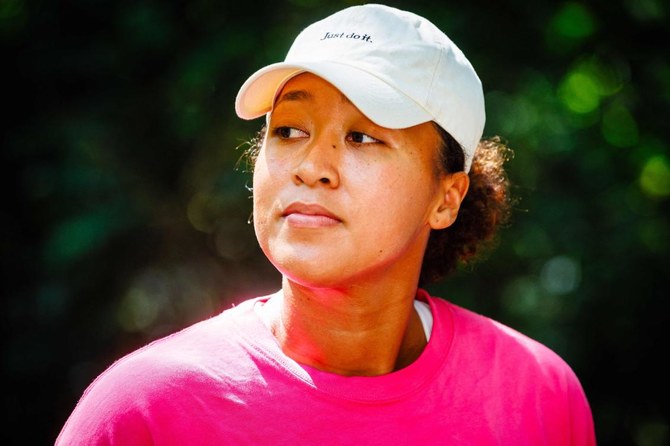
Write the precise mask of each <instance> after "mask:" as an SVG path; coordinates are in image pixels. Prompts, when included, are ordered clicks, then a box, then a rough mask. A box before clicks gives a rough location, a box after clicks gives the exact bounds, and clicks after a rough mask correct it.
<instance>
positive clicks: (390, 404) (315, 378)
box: [56, 291, 595, 446]
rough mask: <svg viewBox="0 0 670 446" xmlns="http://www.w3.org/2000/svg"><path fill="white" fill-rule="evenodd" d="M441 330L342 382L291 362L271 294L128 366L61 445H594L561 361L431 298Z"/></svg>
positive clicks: (582, 404) (144, 352)
mask: <svg viewBox="0 0 670 446" xmlns="http://www.w3.org/2000/svg"><path fill="white" fill-rule="evenodd" d="M419 298H420V299H422V300H424V301H426V302H427V303H428V304H429V305H430V309H431V312H432V314H433V320H434V321H433V328H432V333H431V337H430V341H429V343H428V345H427V346H426V348H425V349H424V351H423V353H422V354H421V356H420V357H419V358H418V359H417V360H416V361H415V362H414V363H413V364H411V365H410V366H408V367H406V368H404V369H401V370H399V371H396V372H394V373H390V374H387V375H382V376H377V377H344V376H340V375H335V374H331V373H326V372H322V371H319V370H316V369H314V368H311V367H308V366H304V365H301V364H298V363H297V362H295V361H293V360H292V359H290V358H289V357H287V356H286V355H284V354H283V353H282V351H281V349H280V347H279V345H278V344H277V342H276V340H275V338H274V337H273V336H272V334H271V333H270V331H269V330H268V329H267V328H266V327H265V325H263V323H262V322H261V320H260V319H259V318H258V315H257V313H256V311H255V310H254V308H255V306H256V305H261V304H262V303H263V302H264V301H265V300H267V297H265V298H258V299H253V300H250V301H246V302H244V303H242V304H241V305H239V306H237V307H234V308H232V309H230V310H227V311H225V312H223V313H222V314H220V315H218V316H216V317H213V318H211V319H208V320H205V321H203V322H200V323H198V324H195V325H193V326H192V327H189V328H187V329H185V330H183V331H181V332H178V333H175V334H173V335H171V336H168V337H166V338H164V339H161V340H158V341H155V342H153V343H152V344H150V345H148V346H146V347H144V348H142V349H140V350H138V351H136V352H134V353H132V354H130V355H128V356H126V357H124V358H123V359H121V360H119V361H117V362H116V363H115V364H114V365H112V366H111V367H110V368H109V369H108V370H106V371H105V372H104V373H102V374H101V375H100V376H99V377H98V378H97V379H96V380H95V381H94V382H93V383H92V384H91V386H90V387H89V388H88V389H87V390H86V392H85V393H84V395H83V396H82V398H81V400H80V401H79V403H78V404H77V407H76V408H75V410H74V412H73V413H72V415H71V416H70V418H69V419H68V421H67V423H66V424H65V426H64V427H63V430H62V432H61V433H60V435H59V437H58V439H57V441H56V444H57V445H107V444H114V445H127V446H131V445H241V444H244V445H247V444H248V445H259V444H272V445H284V444H286V445H288V444H291V445H296V444H306V445H319V446H323V445H338V444H346V445H422V446H423V445H433V444H440V445H445V444H446V445H451V444H457V445H515V446H522V445H534V446H537V445H594V444H595V436H594V430H593V422H592V417H591V412H590V409H589V406H588V403H587V400H586V398H585V396H584V392H583V391H582V388H581V386H580V383H579V381H578V380H577V378H576V377H575V375H574V373H573V372H572V370H571V369H570V368H569V367H568V366H567V365H566V363H565V362H564V361H563V360H561V359H560V358H559V357H558V356H557V355H556V354H555V353H553V352H552V351H551V350H549V349H548V348H546V347H544V346H542V345H541V344H539V343H537V342H535V341H533V340H531V339H529V338H527V337H526V336H524V335H522V334H520V333H518V332H516V331H514V330H512V329H510V328H508V327H505V326H503V325H501V324H499V323H497V322H495V321H492V320H491V319H488V318H486V317H483V316H480V315H477V314H475V313H473V312H471V311H468V310H465V309H463V308H460V307H458V306H456V305H454V304H451V303H449V302H447V301H445V300H441V299H436V298H432V297H430V296H428V295H427V293H425V292H423V291H420V292H419Z"/></svg>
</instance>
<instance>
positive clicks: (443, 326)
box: [238, 289, 454, 402]
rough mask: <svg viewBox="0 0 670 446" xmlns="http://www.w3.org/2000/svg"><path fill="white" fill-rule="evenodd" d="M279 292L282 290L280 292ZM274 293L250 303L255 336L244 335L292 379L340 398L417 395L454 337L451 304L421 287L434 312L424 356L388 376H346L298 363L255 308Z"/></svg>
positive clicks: (366, 399)
mask: <svg viewBox="0 0 670 446" xmlns="http://www.w3.org/2000/svg"><path fill="white" fill-rule="evenodd" d="M279 293H281V291H278V292H277V293H276V294H279ZM272 296H273V295H269V296H265V297H260V298H257V299H253V300H252V301H250V302H248V303H249V305H251V308H249V310H250V311H249V313H250V314H249V316H250V318H249V321H248V322H249V323H251V324H252V330H250V331H249V333H253V334H254V336H248V335H247V332H246V330H242V329H241V330H240V333H241V335H242V336H243V338H245V340H246V342H247V343H248V344H249V345H250V346H251V347H252V348H254V350H256V351H257V352H258V353H260V354H262V355H263V356H265V357H266V358H268V359H270V360H272V361H273V362H275V363H276V365H277V366H278V367H280V368H281V369H283V371H284V372H285V373H287V374H288V375H289V377H290V378H293V379H298V380H299V381H300V382H301V385H306V386H308V387H310V388H312V389H313V390H314V391H315V392H319V393H323V394H325V395H329V396H331V397H335V398H339V399H345V400H351V401H358V402H384V401H392V400H398V399H402V398H406V397H408V396H410V395H412V394H414V393H415V392H417V391H419V390H420V389H421V388H423V387H424V386H425V385H427V384H428V383H430V382H431V380H432V378H433V377H434V376H435V374H436V373H437V372H438V371H439V370H440V368H441V367H442V365H443V363H444V361H445V360H446V358H447V356H448V354H449V351H450V349H451V345H452V342H453V338H454V322H453V321H454V318H453V313H452V309H451V307H450V304H449V303H448V302H447V301H444V300H442V299H436V298H434V297H431V296H430V295H429V294H428V293H427V292H426V291H425V290H423V289H419V290H418V292H417V299H419V300H421V301H423V302H426V303H427V304H428V305H429V306H430V311H431V313H432V315H433V327H432V332H431V337H430V340H429V341H428V343H427V344H426V347H425V348H424V350H423V352H422V353H421V355H419V357H418V358H417V359H416V360H415V361H414V362H413V363H412V364H410V365H409V366H407V367H405V368H402V369H400V370H397V371H394V372H392V373H388V374H385V375H380V376H342V375H338V374H335V373H330V372H325V371H322V370H319V369H316V368H314V367H311V366H308V365H305V364H301V363H298V362H296V361H295V360H293V359H291V358H290V357H288V356H287V355H285V354H284V352H283V351H282V350H281V347H280V346H279V343H278V342H277V340H276V339H275V337H274V336H273V334H272V333H271V331H270V330H269V329H268V328H267V327H266V326H265V324H264V323H263V322H262V320H261V318H260V316H259V314H258V313H257V312H256V311H255V308H256V305H258V304H260V303H263V302H266V301H267V300H269V299H270V298H271V297H272ZM238 308H239V307H238Z"/></svg>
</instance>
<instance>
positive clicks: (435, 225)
mask: <svg viewBox="0 0 670 446" xmlns="http://www.w3.org/2000/svg"><path fill="white" fill-rule="evenodd" d="M469 187H470V177H469V176H468V174H467V173H465V172H455V173H450V174H446V175H443V176H442V178H440V182H439V185H438V188H439V190H438V197H437V203H436V205H435V207H434V208H433V213H432V215H431V218H430V227H431V228H432V229H444V228H447V227H449V226H451V225H452V224H453V223H454V221H456V217H457V216H458V210H459V209H460V207H461V203H462V202H463V198H465V194H466V193H467V192H468V188H469Z"/></svg>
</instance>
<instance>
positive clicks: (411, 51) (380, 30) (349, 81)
mask: <svg viewBox="0 0 670 446" xmlns="http://www.w3.org/2000/svg"><path fill="white" fill-rule="evenodd" d="M303 72H310V73H313V74H315V75H317V76H319V77H321V78H323V79H324V80H326V81H328V82H330V83H331V84H332V85H334V86H335V87H336V88H337V89H338V90H340V91H341V92H342V93H343V94H344V95H345V96H346V97H347V98H349V100H350V101H351V102H352V103H353V104H354V105H355V106H356V107H357V108H358V109H359V110H360V111H361V113H363V114H364V115H365V116H367V117H368V118H369V119H370V120H371V121H372V122H374V123H376V124H377V125H380V126H382V127H387V128H392V129H400V128H407V127H411V126H414V125H418V124H421V123H424V122H428V121H435V122H436V123H437V124H439V125H440V126H441V127H442V128H443V129H444V130H446V131H447V132H449V134H450V135H451V136H453V138H454V139H455V140H456V141H457V142H458V143H459V144H460V145H461V146H462V147H463V151H464V154H465V171H466V172H468V171H469V170H470V165H471V164H472V157H473V155H474V152H475V149H476V148H477V144H478V143H479V140H480V138H481V137H482V132H483V131H484V122H485V119H486V118H485V113H484V93H483V90H482V84H481V82H480V80H479V77H478V76H477V73H476V72H475V70H474V68H473V67H472V65H471V64H470V62H469V61H468V60H467V59H466V58H465V56H464V55H463V53H462V52H461V50H460V49H458V47H457V46H456V45H455V44H454V43H453V42H452V41H451V40H450V39H449V38H448V37H447V36H446V35H445V34H444V33H443V32H442V31H440V30H439V29H438V28H437V27H436V26H435V25H433V24H432V23H431V22H429V21H428V20H426V19H425V18H423V17H420V16H418V15H416V14H413V13H411V12H407V11H402V10H399V9H396V8H392V7H389V6H384V5H377V4H367V5H362V6H352V7H349V8H346V9H343V10H341V11H339V12H336V13H335V14H332V15H330V16H328V17H326V18H325V19H323V20H320V21H318V22H315V23H313V24H312V25H310V26H308V27H307V28H305V29H304V30H303V31H302V32H301V33H300V34H299V35H298V37H296V39H295V41H294V42H293V45H292V46H291V48H290V49H289V52H288V54H287V55H286V59H285V60H284V62H279V63H275V64H272V65H268V66H266V67H265V68H262V69H260V70H258V71H257V72H256V73H254V74H253V75H252V76H251V77H250V78H249V79H247V81H246V82H245V83H244V85H242V87H241V89H240V91H239V92H238V94H237V99H236V101H235V110H236V111H237V115H238V116H239V117H240V118H243V119H254V118H258V117H260V116H263V115H264V114H266V113H269V112H271V111H272V107H273V106H274V102H275V100H276V96H277V95H278V94H279V92H280V91H281V89H282V87H283V86H284V84H286V82H287V81H288V80H289V79H291V78H292V77H294V76H296V75H298V74H300V73H303Z"/></svg>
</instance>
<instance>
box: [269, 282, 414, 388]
mask: <svg viewBox="0 0 670 446" xmlns="http://www.w3.org/2000/svg"><path fill="white" fill-rule="evenodd" d="M282 290H283V293H282V296H281V298H273V299H271V300H270V302H268V303H267V304H266V306H265V307H264V310H263V318H264V320H265V322H266V324H267V325H268V326H269V327H270V328H271V330H272V332H273V333H274V335H275V337H276V338H277V340H278V342H279V344H280V345H281V347H282V349H283V351H284V353H285V354H286V355H287V356H289V357H291V358H292V359H294V360H296V361H298V362H300V363H302V364H306V365H310V366H312V367H315V368H318V369H321V370H324V371H328V372H332V373H337V374H340V375H346V376H375V375H382V374H386V373H390V372H392V371H394V370H398V369H401V368H403V367H406V366H407V365H409V364H411V363H412V362H413V361H414V360H416V358H417V357H418V356H419V355H420V354H421V352H422V351H423V348H424V346H425V345H426V338H425V335H424V332H423V328H422V325H421V320H420V319H419V317H418V315H417V314H416V311H415V310H414V297H415V294H416V284H415V283H412V284H408V285H407V286H405V287H402V286H398V285H397V284H395V285H394V286H392V287H379V286H376V287H373V288H372V287H360V286H359V287H356V288H352V289H347V290H342V289H332V288H310V287H305V286H301V285H299V284H296V283H295V282H291V281H290V280H289V279H287V278H284V281H283V286H282Z"/></svg>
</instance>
